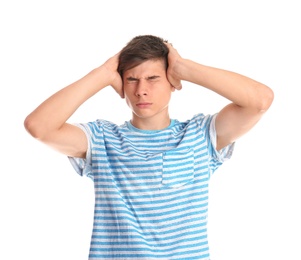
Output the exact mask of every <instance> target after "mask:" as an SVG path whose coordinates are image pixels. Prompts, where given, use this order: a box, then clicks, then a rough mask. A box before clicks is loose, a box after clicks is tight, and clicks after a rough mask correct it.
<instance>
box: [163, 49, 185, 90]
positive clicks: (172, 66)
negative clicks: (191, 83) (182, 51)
mask: <svg viewBox="0 0 301 260" xmlns="http://www.w3.org/2000/svg"><path fill="white" fill-rule="evenodd" d="M165 44H166V45H167V47H168V49H169V53H168V68H167V79H168V81H169V82H170V84H171V85H172V86H173V87H174V88H175V89H177V90H180V89H182V83H181V78H180V73H178V71H177V68H178V67H179V66H178V61H179V60H180V59H182V57H181V56H180V55H179V53H178V52H177V50H176V49H175V48H174V47H173V46H172V44H171V43H165Z"/></svg>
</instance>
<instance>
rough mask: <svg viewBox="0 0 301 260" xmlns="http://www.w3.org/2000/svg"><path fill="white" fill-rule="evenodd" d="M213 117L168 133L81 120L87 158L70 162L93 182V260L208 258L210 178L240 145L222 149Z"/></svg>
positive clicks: (175, 127)
mask: <svg viewBox="0 0 301 260" xmlns="http://www.w3.org/2000/svg"><path fill="white" fill-rule="evenodd" d="M214 120H215V116H211V115H207V116H204V115H203V114H198V115H196V116H194V117H193V118H192V119H191V120H187V121H186V122H179V121H178V120H171V124H170V126H169V127H167V128H166V129H163V130H141V129H137V128H135V127H134V126H133V125H132V124H131V123H130V122H125V123H124V124H123V125H120V126H118V125H116V124H113V123H111V122H109V121H105V120H97V121H95V122H90V123H87V124H79V125H78V126H79V127H80V128H81V129H83V131H84V132H85V133H86V135H87V138H88V146H89V147H88V151H87V157H86V159H79V158H70V161H71V163H72V165H73V167H74V168H75V169H76V171H77V172H78V173H79V174H81V175H86V176H89V177H91V178H92V180H93V181H94V187H95V210H94V225H93V232H92V238H91V245H90V253H89V259H90V260H93V259H110V260H113V259H119V260H120V259H139V260H143V259H146V260H151V259H166V260H167V259H189V260H190V259H191V260H192V259H203V260H204V259H209V247H208V241H207V227H206V226H207V211H208V181H209V179H210V176H211V175H212V173H213V172H214V171H215V170H216V169H217V168H218V167H219V166H220V165H221V164H222V163H223V162H224V161H225V159H228V158H230V157H231V155H232V151H233V147H234V144H231V145H229V146H227V147H226V148H224V149H222V150H221V151H219V152H218V151H216V149H215V142H216V133H215V127H214Z"/></svg>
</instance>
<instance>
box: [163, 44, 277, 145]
mask: <svg viewBox="0 0 301 260" xmlns="http://www.w3.org/2000/svg"><path fill="white" fill-rule="evenodd" d="M167 45H168V47H169V56H168V62H169V67H168V71H167V75H168V79H169V81H170V83H171V84H172V85H174V86H175V87H176V88H178V89H180V88H181V84H180V82H181V80H184V81H189V82H192V83H194V84H197V85H200V86H203V87H205V88H207V89H209V90H211V91H214V92H215V93H217V94H219V95H221V96H223V97H225V98H227V99H228V100H230V101H232V103H230V104H228V105H227V106H225V107H224V108H222V109H221V111H220V112H219V113H218V115H217V117H216V122H215V127H216V132H217V145H216V149H217V150H220V149H222V148H223V147H225V146H226V145H228V144H230V143H232V142H234V141H235V140H237V139H238V138H239V137H241V136H242V135H244V134H245V133H247V132H248V131H249V130H250V129H251V128H252V127H254V126H255V124H256V123H257V122H258V121H259V120H260V118H261V117H262V115H263V114H264V113H265V112H266V111H267V110H268V108H269V107H270V106H271V104H272V102H273V98H274V93H273V91H272V90H271V89H270V88H269V87H267V86H266V85H264V84H262V83H260V82H257V81H255V80H253V79H250V78H248V77H246V76H243V75H240V74H238V73H235V72H231V71H227V70H223V69H218V68H213V67H209V66H205V65H202V64H199V63H196V62H194V61H192V60H188V59H183V58H182V57H181V56H180V55H179V54H178V52H177V50H176V49H174V48H173V47H172V46H171V45H170V44H167Z"/></svg>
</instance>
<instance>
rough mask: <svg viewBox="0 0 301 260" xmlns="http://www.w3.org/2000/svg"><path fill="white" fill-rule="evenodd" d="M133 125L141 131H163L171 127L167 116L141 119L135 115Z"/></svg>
mask: <svg viewBox="0 0 301 260" xmlns="http://www.w3.org/2000/svg"><path fill="white" fill-rule="evenodd" d="M131 123H132V125H133V126H134V127H136V128H139V129H141V130H161V129H164V128H167V127H168V126H169V125H170V117H169V115H168V114H167V115H165V116H163V117H162V116H159V117H158V116H154V117H151V118H141V117H138V116H136V115H135V114H134V115H133V117H132V120H131Z"/></svg>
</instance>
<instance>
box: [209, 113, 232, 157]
mask: <svg viewBox="0 0 301 260" xmlns="http://www.w3.org/2000/svg"><path fill="white" fill-rule="evenodd" d="M216 116H217V114H214V115H213V116H212V119H211V122H210V125H209V136H210V141H211V145H212V155H213V157H214V159H215V160H217V161H218V162H220V163H223V162H224V161H226V160H228V159H230V158H231V157H232V154H233V150H234V145H235V143H231V144H229V145H227V146H225V147H224V148H222V149H221V150H219V151H217V150H216V130H215V119H216Z"/></svg>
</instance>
